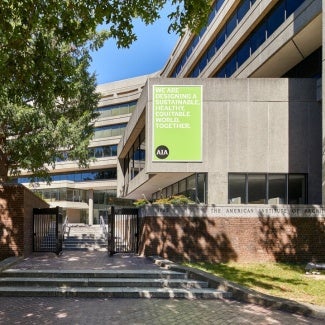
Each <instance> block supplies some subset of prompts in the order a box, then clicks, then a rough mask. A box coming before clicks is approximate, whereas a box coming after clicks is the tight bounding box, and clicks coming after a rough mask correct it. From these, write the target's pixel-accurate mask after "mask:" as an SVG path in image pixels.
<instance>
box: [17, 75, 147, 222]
mask: <svg viewBox="0 0 325 325" xmlns="http://www.w3.org/2000/svg"><path fill="white" fill-rule="evenodd" d="M148 77H149V76H141V77H137V78H132V79H128V80H122V81H117V82H113V83H109V84H103V85H99V86H98V87H97V91H98V92H99V93H100V94H101V99H100V102H99V105H98V111H99V113H100V116H99V117H98V118H97V120H96V121H95V125H94V126H95V133H94V137H93V139H92V141H91V143H90V145H89V155H90V157H92V158H94V160H93V161H92V162H91V163H90V166H89V168H88V169H80V168H79V167H78V164H77V163H76V162H74V161H68V160H65V161H58V162H57V163H56V169H55V170H54V171H53V172H51V177H52V183H51V184H50V185H48V184H46V183H39V184H37V186H36V187H35V184H34V185H33V190H34V191H35V192H38V193H39V195H40V196H41V197H42V198H44V199H45V200H46V201H48V202H49V203H50V206H52V207H55V206H60V207H62V208H63V212H64V215H65V216H67V217H68V219H69V222H71V223H86V224H98V223H99V217H100V216H103V217H104V218H105V217H106V216H107V213H108V211H107V210H108V207H109V206H110V205H112V204H123V205H124V204H126V202H125V201H122V200H121V199H117V198H116V188H117V173H116V167H117V145H118V143H119V141H120V139H121V136H122V134H123V132H124V129H125V127H126V125H127V123H128V121H129V118H130V116H131V114H132V112H133V111H134V109H135V106H136V103H137V99H138V97H139V96H140V94H141V92H142V87H143V85H144V83H145V81H146V80H147V78H148ZM18 182H19V183H23V184H24V185H26V186H27V187H29V186H30V184H29V178H28V175H22V177H20V178H19V179H18Z"/></svg>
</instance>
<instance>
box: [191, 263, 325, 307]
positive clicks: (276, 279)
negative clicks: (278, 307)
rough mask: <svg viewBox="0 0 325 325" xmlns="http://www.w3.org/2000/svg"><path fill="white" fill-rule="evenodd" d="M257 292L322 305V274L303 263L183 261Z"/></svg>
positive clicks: (323, 290)
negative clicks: (311, 272)
mask: <svg viewBox="0 0 325 325" xmlns="http://www.w3.org/2000/svg"><path fill="white" fill-rule="evenodd" d="M186 265H188V266H191V267H195V268H198V269H201V270H204V271H206V272H210V273H212V274H215V275H217V276H220V277H222V278H225V279H227V280H229V281H232V282H235V283H239V284H241V285H244V286H246V287H249V288H251V289H254V290H256V291H259V292H262V293H265V294H269V295H273V296H278V297H282V298H286V299H292V300H296V301H301V302H307V303H312V304H317V305H322V306H325V295H324V292H325V281H324V280H322V277H324V276H322V275H320V276H319V277H317V276H312V275H311V276H310V275H306V274H305V269H304V267H305V266H306V265H297V264H285V263H235V262H231V263H227V264H223V263H220V264H211V263H204V262H200V263H186Z"/></svg>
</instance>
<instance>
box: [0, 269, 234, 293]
mask: <svg viewBox="0 0 325 325" xmlns="http://www.w3.org/2000/svg"><path fill="white" fill-rule="evenodd" d="M0 296H3V297H6V296H7V297H8V296H11V297H33V296H38V297H40V296H42V297H51V296H54V297H59V296H60V297H111V298H175V299H181V298H186V299H217V298H229V297H230V294H229V293H227V292H223V291H220V290H216V289H211V288H208V283H207V282H204V281H196V280H192V279H187V275H186V273H184V272H177V271H172V270H164V269H156V270H155V269H154V270H152V269H151V270H147V269H144V270H23V269H13V268H12V269H7V270H5V271H3V272H0Z"/></svg>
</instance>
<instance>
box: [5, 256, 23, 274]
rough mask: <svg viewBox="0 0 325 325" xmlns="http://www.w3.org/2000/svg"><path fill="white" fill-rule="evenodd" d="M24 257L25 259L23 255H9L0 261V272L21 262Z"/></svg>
mask: <svg viewBox="0 0 325 325" xmlns="http://www.w3.org/2000/svg"><path fill="white" fill-rule="evenodd" d="M22 259H23V257H22V256H12V257H7V258H6V259H4V260H3V261H1V262H0V272H2V271H4V270H5V269H7V268H9V267H11V266H12V265H14V264H16V263H18V262H20V261H21V260H22Z"/></svg>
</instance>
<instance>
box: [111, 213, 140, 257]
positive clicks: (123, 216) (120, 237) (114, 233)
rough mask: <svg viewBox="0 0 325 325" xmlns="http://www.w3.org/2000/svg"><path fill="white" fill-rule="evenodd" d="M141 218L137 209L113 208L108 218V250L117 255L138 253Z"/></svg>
mask: <svg viewBox="0 0 325 325" xmlns="http://www.w3.org/2000/svg"><path fill="white" fill-rule="evenodd" d="M138 228H139V216H138V209H137V208H121V207H111V215H110V216H108V250H109V253H110V255H113V254H115V253H137V252H138Z"/></svg>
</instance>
